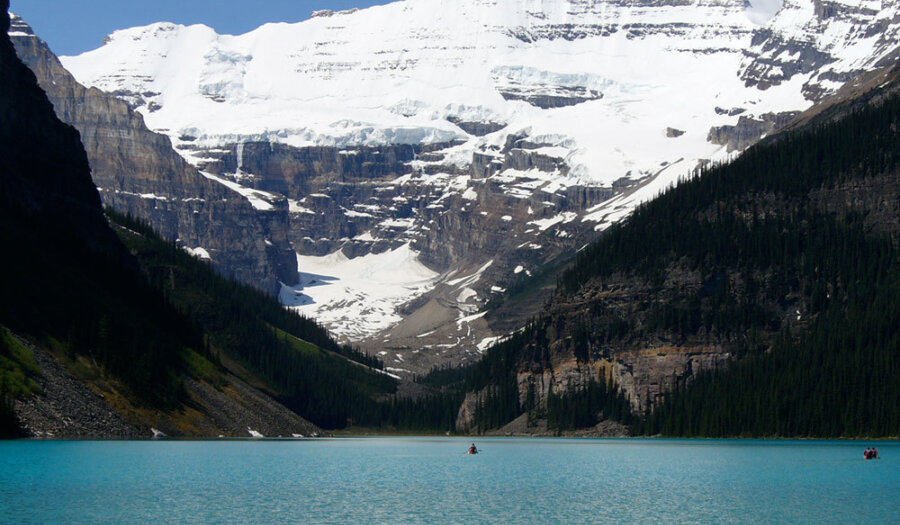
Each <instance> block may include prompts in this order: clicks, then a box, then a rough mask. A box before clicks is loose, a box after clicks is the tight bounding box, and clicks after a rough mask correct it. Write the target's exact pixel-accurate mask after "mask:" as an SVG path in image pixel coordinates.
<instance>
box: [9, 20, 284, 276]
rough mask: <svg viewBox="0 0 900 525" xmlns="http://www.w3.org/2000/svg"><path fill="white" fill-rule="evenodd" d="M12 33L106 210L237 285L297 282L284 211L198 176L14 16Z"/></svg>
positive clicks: (121, 105)
mask: <svg viewBox="0 0 900 525" xmlns="http://www.w3.org/2000/svg"><path fill="white" fill-rule="evenodd" d="M10 34H11V38H12V41H13V44H14V45H15V48H16V52H17V54H18V56H19V58H20V59H21V60H22V61H23V62H24V63H25V64H26V65H27V66H28V67H29V68H30V69H31V70H32V71H33V72H34V74H35V75H36V77H37V79H38V82H39V84H40V85H41V87H42V88H43V89H44V91H45V92H46V93H47V97H48V98H49V99H50V101H51V103H52V104H53V108H54V110H55V112H56V115H57V116H58V117H59V118H60V120H62V121H63V122H66V123H69V124H71V125H72V126H74V127H75V128H76V129H77V130H78V131H79V132H80V135H81V141H82V143H83V145H84V149H85V150H86V152H87V156H88V160H89V161H90V166H91V176H92V178H93V181H94V184H96V186H97V188H98V189H99V191H100V196H101V198H102V200H103V203H104V204H105V205H109V206H112V207H113V208H115V209H117V210H119V211H121V212H126V213H130V214H131V215H133V216H135V217H140V218H142V219H144V220H147V221H149V222H150V223H151V224H153V226H154V227H155V228H156V229H157V230H158V231H159V232H160V233H161V234H162V235H163V236H164V237H166V238H169V239H178V241H179V243H180V244H181V245H182V246H184V247H185V248H190V249H196V248H203V249H204V250H205V252H206V254H208V255H209V257H210V259H211V262H212V264H213V265H214V266H215V267H216V268H217V269H218V270H219V271H220V272H222V273H223V274H225V275H228V276H233V277H235V278H236V279H238V280H240V281H242V282H245V283H249V284H253V285H255V286H257V287H260V288H262V289H264V290H267V291H269V292H270V293H276V292H277V291H278V288H279V284H278V283H279V281H282V282H285V283H289V284H292V283H295V282H297V270H296V263H295V260H294V255H293V250H292V249H291V246H290V243H289V241H288V237H287V229H288V216H287V207H286V206H281V207H273V208H272V209H271V210H257V209H255V208H254V207H253V206H252V205H251V203H250V202H248V201H247V200H245V199H244V198H242V197H241V196H240V195H239V194H237V193H235V192H233V191H231V190H229V189H228V188H226V187H224V186H222V185H220V184H218V183H216V182H214V181H212V180H210V179H207V178H205V177H203V176H202V175H201V174H200V173H199V172H198V171H197V169H196V168H193V167H192V166H190V165H189V164H188V163H187V162H185V161H184V159H182V158H181V157H180V156H179V155H178V154H177V153H176V152H175V151H174V150H173V149H172V146H171V143H170V141H169V139H168V137H166V136H165V135H161V134H158V133H153V132H151V131H149V130H148V129H147V128H146V126H145V125H144V120H143V117H141V116H140V114H138V113H136V112H134V111H132V110H131V109H130V108H129V107H128V105H127V104H126V103H125V102H123V101H121V100H119V99H116V98H114V97H112V96H109V95H107V94H105V93H103V92H101V91H100V90H98V89H94V88H90V89H88V88H85V87H84V86H82V85H81V84H79V83H78V82H76V81H75V79H74V78H73V77H72V76H71V75H70V74H69V73H68V72H67V71H66V70H65V69H64V68H63V67H62V65H61V64H60V63H59V60H58V59H57V58H56V56H55V55H54V54H53V53H52V52H51V51H50V49H49V48H48V47H47V45H46V43H45V42H43V41H42V40H40V39H39V38H37V37H36V36H35V35H34V34H33V32H32V30H31V28H30V27H29V26H28V25H27V24H26V23H25V22H24V21H23V20H22V19H21V18H18V17H13V18H12V21H11V28H10Z"/></svg>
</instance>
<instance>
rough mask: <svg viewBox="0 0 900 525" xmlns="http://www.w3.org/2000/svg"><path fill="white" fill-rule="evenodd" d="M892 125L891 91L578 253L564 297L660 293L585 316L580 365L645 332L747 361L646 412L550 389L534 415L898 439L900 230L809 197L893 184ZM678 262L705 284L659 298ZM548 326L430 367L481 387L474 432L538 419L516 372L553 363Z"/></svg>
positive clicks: (557, 423) (750, 153)
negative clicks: (478, 356)
mask: <svg viewBox="0 0 900 525" xmlns="http://www.w3.org/2000/svg"><path fill="white" fill-rule="evenodd" d="M898 128H900V97H898V96H897V95H893V96H890V97H887V98H886V99H885V100H884V101H883V102H881V103H880V104H879V105H877V106H869V107H866V108H863V109H861V110H858V111H855V112H853V113H852V114H850V115H848V116H846V117H844V118H842V119H840V120H836V121H832V122H828V123H825V124H820V125H817V126H815V127H812V128H810V129H805V130H801V131H797V132H793V133H789V134H785V135H781V136H778V137H777V138H776V139H775V140H772V141H769V142H768V143H765V144H760V145H757V146H755V147H752V148H750V149H749V150H747V151H746V152H745V153H744V154H742V155H741V156H740V157H739V158H737V159H736V160H734V161H731V162H729V163H723V164H719V165H714V166H708V167H705V168H702V169H699V170H697V172H696V173H695V174H694V175H693V176H692V177H691V178H690V179H688V180H685V181H683V182H682V183H681V184H679V185H678V186H677V187H676V188H674V189H670V190H669V191H667V192H666V193H664V194H663V195H662V196H660V197H659V198H657V199H655V200H653V201H650V202H648V203H646V204H644V205H641V206H640V207H639V208H638V209H637V210H636V211H635V213H634V214H633V215H632V216H631V217H630V218H629V219H627V220H626V221H624V222H623V223H621V224H618V225H615V226H613V227H611V228H610V229H609V230H608V231H607V232H606V233H605V234H604V235H603V236H602V237H601V238H600V239H599V240H598V241H597V242H595V243H593V244H591V245H590V246H589V247H588V248H586V249H584V250H582V252H581V253H580V254H579V255H578V256H577V258H576V261H575V263H574V264H573V265H572V267H571V268H570V269H568V270H567V271H565V272H564V273H563V274H562V275H561V277H560V278H559V282H558V289H557V293H558V294H560V295H561V296H571V295H573V294H575V293H578V292H579V290H581V289H582V288H583V287H585V286H602V285H603V284H602V283H603V282H604V281H605V280H606V279H607V278H609V277H610V276H612V275H614V274H617V275H622V274H627V275H633V276H637V277H638V278H640V279H642V280H643V281H644V282H647V283H650V284H651V287H656V289H657V290H658V291H660V292H663V291H665V293H663V294H662V295H660V297H661V298H662V299H660V300H657V301H654V302H652V303H650V304H647V305H645V306H646V308H645V312H644V314H645V315H644V317H642V318H641V322H640V323H638V324H635V323H634V322H633V321H632V320H630V319H616V318H613V319H612V320H608V321H606V322H604V324H603V325H602V326H601V325H597V324H595V323H594V322H593V320H592V319H590V318H588V319H587V320H586V321H584V326H585V328H584V330H581V331H579V330H576V331H575V333H574V335H573V337H572V340H573V351H574V352H575V354H576V356H577V357H578V359H580V360H585V359H589V358H590V355H589V352H588V351H587V350H586V349H587V348H591V347H592V346H591V345H592V344H594V346H596V343H597V342H604V343H609V342H613V344H615V343H616V341H617V340H621V339H622V338H624V337H629V336H635V335H636V334H641V333H643V334H644V335H651V336H652V335H653V334H656V333H665V334H666V337H674V340H675V341H676V342H677V341H684V340H686V339H688V338H694V339H695V340H696V339H697V338H698V337H699V338H701V339H702V338H703V337H706V338H708V339H709V340H710V341H724V342H727V343H728V344H730V345H732V347H733V349H734V350H735V353H736V354H737V355H739V356H740V359H738V360H737V361H736V362H735V363H734V364H733V365H731V366H728V367H724V368H723V369H719V370H710V371H705V372H701V373H700V375H699V376H698V377H696V378H695V379H694V380H692V381H690V382H688V384H687V385H684V384H682V385H680V386H679V388H678V390H677V391H675V392H672V393H671V394H670V395H669V396H668V397H667V398H666V399H665V401H664V402H663V403H662V405H661V406H659V407H658V408H657V409H656V410H654V411H653V412H652V413H647V414H630V411H629V407H628V405H627V404H625V403H622V404H616V401H615V400H616V399H617V398H619V399H620V398H621V396H620V394H619V393H618V392H617V391H616V389H615V388H613V387H611V386H609V387H608V386H606V385H603V384H602V383H601V382H600V381H599V380H598V381H597V383H596V384H594V385H593V386H591V384H590V383H589V384H588V386H586V387H584V388H579V389H573V390H571V391H563V392H551V393H550V395H549V398H548V400H547V403H546V407H545V408H544V410H546V413H545V414H542V415H544V416H546V417H547V419H548V423H550V426H551V428H554V427H555V428H559V429H565V428H574V427H577V426H584V425H587V424H591V423H593V422H595V420H596V417H595V414H596V413H598V412H601V413H604V414H609V415H608V416H607V417H611V418H612V419H616V420H618V421H621V422H631V423H632V424H633V430H634V431H635V432H637V433H643V434H650V435H654V434H664V435H672V436H738V435H752V436H820V437H833V436H889V435H894V436H896V435H900V422H898V419H900V263H898V257H900V252H898V238H900V232H898V231H897V228H896V224H894V225H893V226H892V227H891V228H893V229H891V230H890V231H884V230H883V229H882V230H879V229H878V228H874V227H873V225H872V222H871V221H870V220H869V219H870V218H869V217H868V216H867V215H866V214H865V213H863V211H862V210H861V209H858V208H853V207H852V206H850V205H847V204H844V205H842V206H843V207H841V208H839V209H838V210H837V211H835V209H834V208H833V207H832V208H831V209H829V208H827V207H826V206H825V205H823V204H822V200H821V198H817V197H814V195H815V194H816V193H817V192H818V193H819V194H821V193H823V192H824V193H827V192H828V191H832V192H838V191H840V189H841V188H842V187H844V186H846V185H848V184H855V183H865V184H873V181H875V182H878V183H886V184H891V183H893V184H896V183H897V180H898V176H900V133H898V132H897V129H898ZM857 185H858V184H857ZM870 191H872V192H876V193H877V192H879V189H878V187H877V186H876V187H873V188H872V189H871V190H870ZM868 211H869V212H870V213H871V212H872V210H868ZM875 212H877V210H875ZM876 220H877V218H876ZM890 221H894V222H896V217H887V221H886V222H888V223H890ZM675 262H677V264H678V265H680V266H682V267H686V268H687V269H688V270H691V271H696V272H698V273H699V274H700V275H702V280H703V283H704V285H703V286H702V287H701V288H700V289H699V290H689V291H686V292H679V291H678V290H665V288H664V286H665V282H666V275H667V272H668V271H670V268H671V265H672V264H673V263H675ZM794 308H796V309H797V312H795V311H794ZM798 316H799V318H798ZM553 322H554V321H553V320H552V319H551V318H550V317H549V314H546V313H545V314H542V316H541V317H538V318H537V319H535V320H534V321H532V323H530V324H529V326H528V327H527V328H526V329H525V330H524V331H522V332H520V333H518V334H516V335H514V336H513V337H511V338H510V339H508V340H507V341H505V342H504V343H501V344H499V345H497V346H495V347H493V348H491V349H489V350H488V352H487V353H486V355H485V358H484V361H483V362H482V363H479V364H478V365H474V366H473V367H470V369H469V370H468V371H467V372H466V373H465V374H463V373H462V372H461V371H460V372H453V371H447V370H437V371H435V372H433V374H432V377H431V378H430V380H431V381H437V382H442V383H443V384H448V383H450V382H452V381H453V380H454V378H455V380H456V381H457V382H459V381H460V380H461V378H462V377H465V378H466V381H465V384H466V388H467V389H468V391H479V390H481V391H483V393H484V395H483V397H482V400H481V401H479V404H478V406H477V407H476V419H477V421H478V424H479V427H480V428H482V429H487V428H496V427H497V426H500V425H502V424H504V423H506V422H508V421H509V420H510V419H512V418H513V417H515V416H517V415H519V414H522V413H525V412H526V411H528V410H531V407H528V406H527V405H528V402H527V401H526V402H525V403H520V402H519V397H518V389H515V390H516V394H517V395H515V396H513V395H512V390H513V389H512V386H513V384H514V383H513V382H512V379H513V374H514V372H512V371H513V370H519V369H521V368H522V367H523V366H535V365H538V366H539V367H541V366H543V367H546V366H549V357H548V355H547V353H548V352H549V350H548V341H547V333H548V332H547V327H548V326H549V325H551V324H552V323H553ZM507 367H508V368H507ZM454 373H455V374H456V375H455V376H454ZM598 393H603V395H602V396H600V395H598ZM595 396H596V398H595ZM526 397H528V396H526ZM600 405H602V408H597V407H598V406H600ZM612 407H617V408H612ZM614 413H615V414H616V415H615V416H613V414H614Z"/></svg>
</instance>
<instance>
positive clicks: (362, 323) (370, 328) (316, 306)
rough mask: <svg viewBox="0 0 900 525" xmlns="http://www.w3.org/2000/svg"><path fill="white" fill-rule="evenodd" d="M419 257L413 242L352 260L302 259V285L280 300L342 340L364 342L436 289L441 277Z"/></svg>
mask: <svg viewBox="0 0 900 525" xmlns="http://www.w3.org/2000/svg"><path fill="white" fill-rule="evenodd" d="M418 256H419V254H418V252H416V251H415V250H413V249H412V248H411V247H410V244H409V243H406V244H404V245H402V246H400V247H398V248H396V249H394V250H390V251H386V252H383V253H379V254H367V255H363V256H360V257H355V258H353V259H349V258H347V257H346V256H345V255H344V254H343V253H342V252H341V251H340V250H338V251H336V252H334V253H332V254H330V255H326V256H322V257H317V256H312V255H299V254H298V255H297V269H298V270H299V272H300V284H299V285H297V286H293V287H291V286H282V288H281V293H280V295H279V298H280V300H281V302H282V304H284V305H285V306H287V307H289V308H291V309H293V310H296V311H298V312H300V313H302V314H304V315H307V316H310V317H313V318H315V319H316V320H318V321H319V322H321V323H324V324H325V325H327V326H328V327H329V328H330V329H331V330H332V331H333V332H334V333H335V334H337V335H338V336H340V337H341V338H343V339H345V340H349V341H356V340H360V339H362V338H364V337H366V336H368V335H371V334H374V333H376V332H378V331H380V330H383V329H385V328H388V327H390V326H392V325H394V324H396V323H397V322H399V321H400V320H401V319H402V318H401V316H400V314H399V313H397V308H398V307H399V306H400V305H402V304H403V303H405V302H407V301H409V300H411V299H413V298H415V297H418V296H420V295H422V294H424V293H426V292H428V291H429V290H431V289H432V288H434V286H435V283H436V281H437V278H438V277H439V274H438V273H437V272H434V271H432V270H431V269H429V268H428V267H427V266H425V265H424V264H422V263H421V262H419V260H418Z"/></svg>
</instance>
